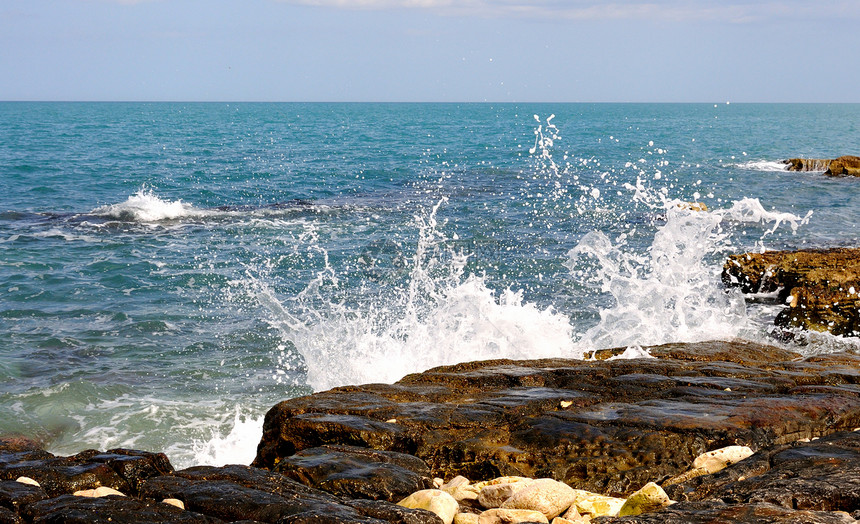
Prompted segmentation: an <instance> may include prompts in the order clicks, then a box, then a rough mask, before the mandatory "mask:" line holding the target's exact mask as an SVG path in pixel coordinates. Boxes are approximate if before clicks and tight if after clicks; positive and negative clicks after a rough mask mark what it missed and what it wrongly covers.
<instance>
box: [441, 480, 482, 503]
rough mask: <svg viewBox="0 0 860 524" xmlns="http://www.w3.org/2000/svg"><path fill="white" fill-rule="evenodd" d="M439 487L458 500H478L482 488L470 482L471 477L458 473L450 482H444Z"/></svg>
mask: <svg viewBox="0 0 860 524" xmlns="http://www.w3.org/2000/svg"><path fill="white" fill-rule="evenodd" d="M439 489H441V490H442V491H444V492H445V493H447V494H449V495H451V496H452V497H454V500H456V501H457V502H461V501H464V500H465V501H472V500H478V495H479V494H480V493H481V490H480V488H478V487H477V486H475V485H473V484H471V483H470V481H469V479H467V478H466V477H464V476H462V475H458V476H456V477H454V478H453V479H451V480H450V481H449V482H447V483H444V484H442V485H441V486H440V487H439Z"/></svg>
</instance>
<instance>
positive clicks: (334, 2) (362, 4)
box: [125, 0, 860, 22]
mask: <svg viewBox="0 0 860 524" xmlns="http://www.w3.org/2000/svg"><path fill="white" fill-rule="evenodd" d="M125 1H129V0H125ZM279 1H282V2H287V3H292V4H300V5H308V6H318V7H332V8H342V9H365V10H388V9H426V10H432V11H435V12H438V13H440V14H450V15H473V16H492V17H511V16H516V17H529V18H553V19H558V18H566V19H572V20H613V19H652V20H670V21H695V20H713V21H724V22H755V21H763V20H769V19H826V18H838V19H845V18H860V2H857V1H856V0H818V1H816V2H809V1H807V0H774V1H770V2H760V1H756V0H729V1H723V2H713V1H711V0H650V1H649V0H630V1H620V2H619V1H617V2H603V1H600V0H533V1H527V0H279Z"/></svg>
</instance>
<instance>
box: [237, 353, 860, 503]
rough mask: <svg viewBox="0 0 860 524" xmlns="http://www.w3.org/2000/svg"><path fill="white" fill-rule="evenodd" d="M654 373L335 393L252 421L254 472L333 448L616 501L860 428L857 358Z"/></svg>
mask: <svg viewBox="0 0 860 524" xmlns="http://www.w3.org/2000/svg"><path fill="white" fill-rule="evenodd" d="M652 354H653V355H655V356H657V357H658V358H655V359H635V360H612V361H580V360H565V359H545V360H533V361H516V362H515V361H510V360H496V361H487V362H471V363H465V364H458V365H455V366H445V367H440V368H435V369H432V370H429V371H427V372H424V373H419V374H414V375H410V376H407V377H405V378H404V379H403V380H401V381H399V382H397V383H395V384H393V385H382V384H372V385H366V386H351V387H345V388H337V389H334V390H331V391H326V392H321V393H317V394H314V395H311V396H308V397H302V398H297V399H292V400H289V401H285V402H282V403H280V404H278V405H277V406H275V407H274V408H272V409H271V410H270V411H269V413H268V414H267V416H266V420H265V423H264V428H263V438H262V440H261V442H260V445H259V447H258V453H257V458H256V459H255V461H254V465H256V466H260V467H266V468H274V467H276V464H279V463H280V462H282V461H284V460H286V459H288V458H289V457H290V456H291V455H294V454H295V453H297V452H299V451H302V450H304V449H309V448H314V447H319V446H323V445H327V444H335V443H339V441H340V439H343V440H346V441H347V442H348V443H349V444H351V445H357V446H363V447H366V448H370V449H379V450H387V451H396V452H399V453H409V454H413V455H415V456H417V457H418V458H420V459H422V460H424V461H425V462H426V463H427V464H428V465H429V466H430V468H431V473H432V475H433V476H439V477H443V478H451V477H453V476H455V475H457V474H463V475H465V476H467V477H469V478H472V479H485V478H490V477H494V476H499V475H521V476H528V477H552V478H555V479H557V480H562V481H565V482H567V483H568V484H570V485H571V486H573V487H575V488H581V489H587V490H589V491H595V492H601V493H605V494H614V495H620V494H625V493H629V492H631V491H633V490H635V489H638V488H639V487H641V486H642V485H644V484H645V483H646V482H648V481H653V480H658V481H659V480H665V479H667V478H669V477H671V476H674V475H676V474H678V473H681V472H682V471H685V470H686V469H688V468H689V466H690V464H691V463H692V460H693V459H694V458H695V457H696V456H697V455H699V454H700V453H702V452H704V451H708V450H711V449H714V448H718V447H722V446H726V445H732V444H743V445H748V446H751V447H753V449H762V448H765V447H768V446H772V445H775V444H786V443H789V442H793V441H795V440H797V439H799V438H808V437H814V436H820V435H826V434H829V433H832V432H835V431H839V430H845V429H853V428H854V427H857V426H860V400H859V399H858V394H860V390H858V387H857V385H856V384H857V383H858V382H860V357H858V356H856V355H825V356H821V357H816V358H815V359H801V358H800V357H799V356H798V355H796V354H794V353H791V352H788V351H785V350H782V349H779V348H775V347H771V346H762V345H758V344H752V343H746V342H740V341H735V342H709V343H699V344H670V345H666V346H659V347H656V348H653V349H652Z"/></svg>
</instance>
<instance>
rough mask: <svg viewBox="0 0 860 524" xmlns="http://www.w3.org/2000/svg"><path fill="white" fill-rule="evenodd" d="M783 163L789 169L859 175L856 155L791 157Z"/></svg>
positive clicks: (859, 168) (858, 163)
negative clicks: (830, 157) (831, 157)
mask: <svg viewBox="0 0 860 524" xmlns="http://www.w3.org/2000/svg"><path fill="white" fill-rule="evenodd" d="M784 163H785V164H786V169H787V170H789V171H823V172H824V174H825V175H830V176H860V157H857V156H848V155H846V156H840V157H839V158H833V159H829V158H791V159H789V160H785V161H784Z"/></svg>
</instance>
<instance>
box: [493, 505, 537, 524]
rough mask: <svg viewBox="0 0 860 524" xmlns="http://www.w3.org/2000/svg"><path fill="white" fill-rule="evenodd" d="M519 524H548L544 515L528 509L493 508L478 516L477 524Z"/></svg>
mask: <svg viewBox="0 0 860 524" xmlns="http://www.w3.org/2000/svg"><path fill="white" fill-rule="evenodd" d="M519 522H541V523H544V524H549V520H548V519H547V518H546V515H544V514H543V513H541V512H540V511H534V510H529V509H508V508H494V509H488V510H487V511H485V512H483V513H481V514H480V515H478V524H517V523H519Z"/></svg>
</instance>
